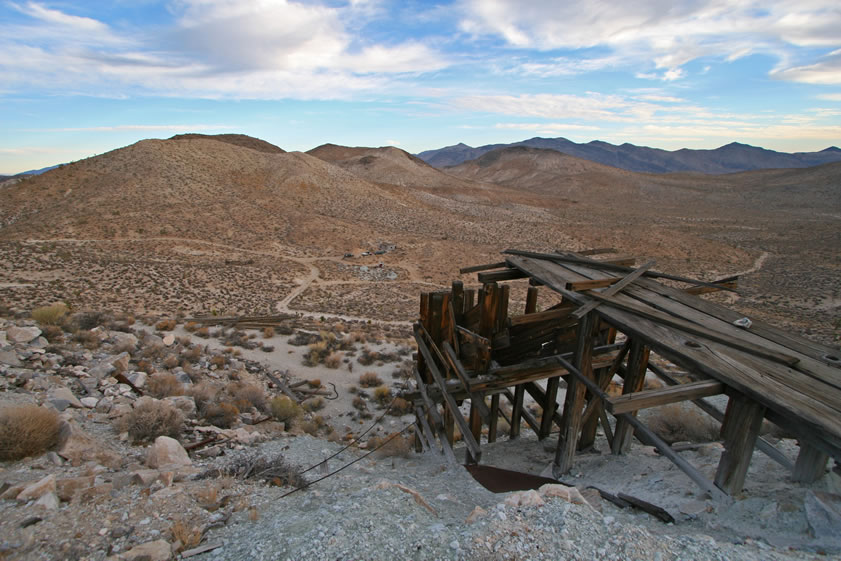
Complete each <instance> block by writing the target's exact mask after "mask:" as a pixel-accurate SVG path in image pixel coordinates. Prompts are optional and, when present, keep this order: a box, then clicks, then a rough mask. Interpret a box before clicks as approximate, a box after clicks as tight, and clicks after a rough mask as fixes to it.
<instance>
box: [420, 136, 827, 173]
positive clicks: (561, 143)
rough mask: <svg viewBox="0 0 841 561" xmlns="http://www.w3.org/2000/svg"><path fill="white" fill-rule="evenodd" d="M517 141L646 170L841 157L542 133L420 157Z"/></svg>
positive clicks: (796, 163) (794, 163)
mask: <svg viewBox="0 0 841 561" xmlns="http://www.w3.org/2000/svg"><path fill="white" fill-rule="evenodd" d="M514 146H527V147H530V148H543V149H548V150H555V151H558V152H562V153H564V154H568V155H570V156H575V157H578V158H583V159H585V160H590V161H592V162H597V163H600V164H605V165H608V166H613V167H617V168H620V169H625V170H628V171H638V172H643V173H672V172H698V173H706V174H725V173H735V172H740V171H750V170H755V169H769V168H805V167H811V166H817V165H821V164H827V163H831V162H838V161H841V149H839V148H837V147H835V146H831V147H829V148H826V149H824V150H821V151H820V152H796V153H786V152H776V151H774V150H767V149H765V148H759V147H756V146H750V145H748V144H740V143H738V142H732V143H730V144H727V145H725V146H721V147H719V148H716V149H714V150H691V149H688V148H682V149H680V150H675V151H669V150H661V149H659V148H648V147H646V146H635V145H633V144H628V143H625V144H622V145H619V146H616V145H614V144H610V143H608V142H602V141H600V140H594V141H592V142H588V143H586V144H578V143H576V142H572V141H571V140H567V139H566V138H541V137H535V138H530V139H528V140H523V141H520V142H514V143H511V144H486V145H485V146H479V147H478V148H473V147H471V146H468V145H466V144H456V145H455V146H447V147H445V148H439V149H437V150H426V151H424V152H421V153H419V154H417V156H418V157H419V158H420V159H422V160H423V161H425V162H426V163H428V164H430V165H432V166H435V167H437V168H446V167H449V166H455V165H458V164H461V163H463V162H466V161H469V160H474V159H476V158H478V157H480V156H482V155H484V154H487V153H488V152H491V151H493V150H498V149H500V148H509V147H514Z"/></svg>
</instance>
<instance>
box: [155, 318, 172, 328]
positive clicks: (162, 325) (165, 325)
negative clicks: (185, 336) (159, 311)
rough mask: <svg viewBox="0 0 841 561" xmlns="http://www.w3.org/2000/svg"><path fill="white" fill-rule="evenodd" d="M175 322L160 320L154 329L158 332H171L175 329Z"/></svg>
mask: <svg viewBox="0 0 841 561" xmlns="http://www.w3.org/2000/svg"><path fill="white" fill-rule="evenodd" d="M175 325H176V322H175V320H174V319H162V320H161V321H159V322H158V323H156V324H155V329H157V330H158V331H172V330H173V329H175Z"/></svg>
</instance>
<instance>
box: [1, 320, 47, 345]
mask: <svg viewBox="0 0 841 561" xmlns="http://www.w3.org/2000/svg"><path fill="white" fill-rule="evenodd" d="M39 335H41V330H40V329H38V328H37V327H18V326H16V325H10V326H9V327H7V328H6V339H8V340H9V341H11V342H12V343H23V344H25V343H29V342H30V341H33V340H35V339H37V338H38V336H39Z"/></svg>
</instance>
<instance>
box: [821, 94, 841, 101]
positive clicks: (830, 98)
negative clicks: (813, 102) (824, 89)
mask: <svg viewBox="0 0 841 561" xmlns="http://www.w3.org/2000/svg"><path fill="white" fill-rule="evenodd" d="M818 98H819V99H825V100H827V101H841V93H829V94H820V95H819V96H818Z"/></svg>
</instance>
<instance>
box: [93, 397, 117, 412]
mask: <svg viewBox="0 0 841 561" xmlns="http://www.w3.org/2000/svg"><path fill="white" fill-rule="evenodd" d="M113 406H114V400H112V399H111V398H110V397H103V398H102V399H100V400H98V401H97V402H96V412H97V413H110V412H111V408H112V407H113Z"/></svg>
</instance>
